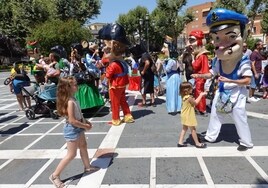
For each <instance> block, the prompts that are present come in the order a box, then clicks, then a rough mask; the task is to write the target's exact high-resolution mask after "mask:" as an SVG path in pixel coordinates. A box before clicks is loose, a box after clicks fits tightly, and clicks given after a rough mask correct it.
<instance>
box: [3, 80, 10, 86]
mask: <svg viewBox="0 0 268 188" xmlns="http://www.w3.org/2000/svg"><path fill="white" fill-rule="evenodd" d="M10 82H11V79H10V78H7V79H5V81H4V84H5V85H6V86H7V85H8V84H9V83H10Z"/></svg>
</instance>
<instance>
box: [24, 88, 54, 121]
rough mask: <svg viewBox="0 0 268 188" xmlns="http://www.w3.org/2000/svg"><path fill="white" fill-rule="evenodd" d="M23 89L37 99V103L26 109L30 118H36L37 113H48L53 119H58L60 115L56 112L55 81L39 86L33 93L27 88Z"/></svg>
mask: <svg viewBox="0 0 268 188" xmlns="http://www.w3.org/2000/svg"><path fill="white" fill-rule="evenodd" d="M22 90H23V92H25V93H26V94H27V95H29V96H30V97H31V98H32V99H33V100H34V101H35V105H34V106H31V107H30V108H28V109H27V110H26V111H25V114H26V117H27V118H28V119H29V120H32V119H35V115H36V114H42V115H48V116H50V117H51V118H52V119H58V117H59V116H58V115H57V113H56V91H57V86H56V85H55V84H54V83H52V84H45V85H42V86H37V91H36V92H35V93H34V94H31V93H30V92H29V91H27V89H25V88H22Z"/></svg>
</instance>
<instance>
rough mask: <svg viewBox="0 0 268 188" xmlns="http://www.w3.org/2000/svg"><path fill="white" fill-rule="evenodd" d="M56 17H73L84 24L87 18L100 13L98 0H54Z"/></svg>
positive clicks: (63, 18)
mask: <svg viewBox="0 0 268 188" xmlns="http://www.w3.org/2000/svg"><path fill="white" fill-rule="evenodd" d="M55 8H56V13H55V16H56V18H58V19H60V20H68V19H75V20H77V21H79V22H80V23H81V24H84V23H85V22H86V21H87V20H88V19H89V18H93V17H94V16H96V15H98V14H100V8H101V1H100V0H75V1H74V0H56V1H55Z"/></svg>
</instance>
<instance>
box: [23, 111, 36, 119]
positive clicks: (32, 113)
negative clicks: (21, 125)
mask: <svg viewBox="0 0 268 188" xmlns="http://www.w3.org/2000/svg"><path fill="white" fill-rule="evenodd" d="M25 113H26V117H27V118H28V119H29V120H33V119H35V113H34V111H33V110H32V109H27V110H26V111H25Z"/></svg>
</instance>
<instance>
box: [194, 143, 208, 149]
mask: <svg viewBox="0 0 268 188" xmlns="http://www.w3.org/2000/svg"><path fill="white" fill-rule="evenodd" d="M200 144H201V145H200V146H198V145H195V147H196V148H206V147H207V144H205V143H200Z"/></svg>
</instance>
